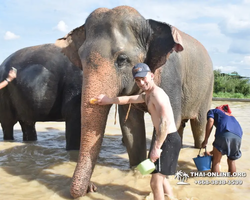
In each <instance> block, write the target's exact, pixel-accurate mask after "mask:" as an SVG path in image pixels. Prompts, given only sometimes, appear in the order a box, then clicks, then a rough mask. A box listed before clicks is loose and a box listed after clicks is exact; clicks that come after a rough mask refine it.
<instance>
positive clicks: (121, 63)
mask: <svg viewBox="0 0 250 200" xmlns="http://www.w3.org/2000/svg"><path fill="white" fill-rule="evenodd" d="M128 64H129V58H128V56H127V55H124V54H122V55H119V56H118V58H117V61H116V65H117V67H119V68H122V67H125V66H127V65H128Z"/></svg>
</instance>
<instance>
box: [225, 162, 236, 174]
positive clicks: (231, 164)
mask: <svg viewBox="0 0 250 200" xmlns="http://www.w3.org/2000/svg"><path fill="white" fill-rule="evenodd" d="M227 165H228V171H229V172H230V173H231V175H232V174H233V173H234V172H236V162H235V160H230V159H228V158H227Z"/></svg>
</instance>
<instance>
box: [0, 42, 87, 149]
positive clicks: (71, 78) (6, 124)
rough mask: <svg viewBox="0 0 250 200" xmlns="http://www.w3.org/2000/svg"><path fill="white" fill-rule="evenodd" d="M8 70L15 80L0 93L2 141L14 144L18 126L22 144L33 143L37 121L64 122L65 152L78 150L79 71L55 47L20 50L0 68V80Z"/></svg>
mask: <svg viewBox="0 0 250 200" xmlns="http://www.w3.org/2000/svg"><path fill="white" fill-rule="evenodd" d="M11 67H15V68H16V69H17V77H16V79H15V80H13V81H12V82H10V83H9V84H8V86H7V87H5V88H4V89H2V90H0V113H1V114H0V122H1V126H2V130H3V135H4V137H3V138H4V140H14V136H13V126H14V125H15V124H16V123H17V122H19V124H20V126H21V129H22V132H23V140H24V141H36V140H37V133H36V129H35V123H36V122H37V121H65V127H66V131H65V135H66V149H67V150H79V148H80V137H81V109H80V107H81V90H82V70H81V69H80V68H79V67H77V66H75V65H73V63H72V62H70V60H69V59H68V57H66V56H65V55H64V54H63V53H62V52H61V49H60V48H59V47H57V46H56V45H55V44H43V45H38V46H31V47H26V48H23V49H20V50H18V51H16V52H15V53H13V54H11V55H10V56H9V57H8V58H6V59H5V60H4V62H3V63H2V64H1V66H0V80H4V78H5V77H6V76H7V74H8V72H9V70H10V69H11Z"/></svg>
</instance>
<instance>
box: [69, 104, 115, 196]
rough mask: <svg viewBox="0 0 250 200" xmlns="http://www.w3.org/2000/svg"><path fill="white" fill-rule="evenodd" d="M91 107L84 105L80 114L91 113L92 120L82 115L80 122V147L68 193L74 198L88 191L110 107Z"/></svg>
mask: <svg viewBox="0 0 250 200" xmlns="http://www.w3.org/2000/svg"><path fill="white" fill-rule="evenodd" d="M84 104H87V103H84ZM86 107H89V108H86ZM93 107H94V106H87V105H85V106H84V107H83V108H82V113H91V115H92V116H94V118H93V117H88V115H85V114H84V119H83V120H82V129H81V131H82V134H81V146H80V151H79V157H78V162H77V166H76V169H75V172H74V175H73V178H72V183H71V191H70V192H71V195H72V197H74V198H78V197H80V196H84V195H85V194H86V192H87V190H88V185H89V183H90V178H91V175H92V173H93V170H94V167H95V163H96V161H97V158H98V155H99V152H100V149H101V145H102V140H103V135H104V130H105V126H106V121H107V116H108V112H109V108H110V106H95V107H97V108H93Z"/></svg>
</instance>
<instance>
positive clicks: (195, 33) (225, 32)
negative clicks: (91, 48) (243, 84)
mask: <svg viewBox="0 0 250 200" xmlns="http://www.w3.org/2000/svg"><path fill="white" fill-rule="evenodd" d="M120 5H127V6H131V7H134V8H135V9H137V10H138V11H139V12H140V13H141V14H142V15H143V16H144V18H146V19H153V20H156V21H161V22H166V23H168V24H170V25H172V26H175V27H177V28H178V29H179V30H181V31H183V32H185V33H187V34H189V35H191V36H192V37H194V38H196V39H197V40H199V41H200V42H201V43H202V44H203V45H204V46H205V48H206V49H207V51H208V53H209V55H210V57H211V59H212V61H213V68H214V70H217V69H219V70H221V72H223V73H231V72H235V71H236V72H237V73H238V74H239V75H241V76H246V77H250V0H121V1H120V0H105V1H103V2H101V1H100V0H98V1H97V0H89V1H84V0H39V1H34V0H1V3H0V63H2V62H3V61H4V60H5V59H6V58H7V57H8V56H9V55H10V54H12V53H14V52H15V51H17V50H19V49H21V48H24V47H28V46H35V45H40V44H46V43H54V42H55V41H56V39H58V38H61V37H63V36H65V35H66V34H67V33H68V32H70V31H71V30H73V29H74V28H76V27H79V26H81V25H83V24H84V23H85V20H86V18H87V16H88V15H89V14H90V13H91V12H92V11H94V10H95V9H97V8H100V7H105V8H109V9H112V8H114V7H117V6H120Z"/></svg>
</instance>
